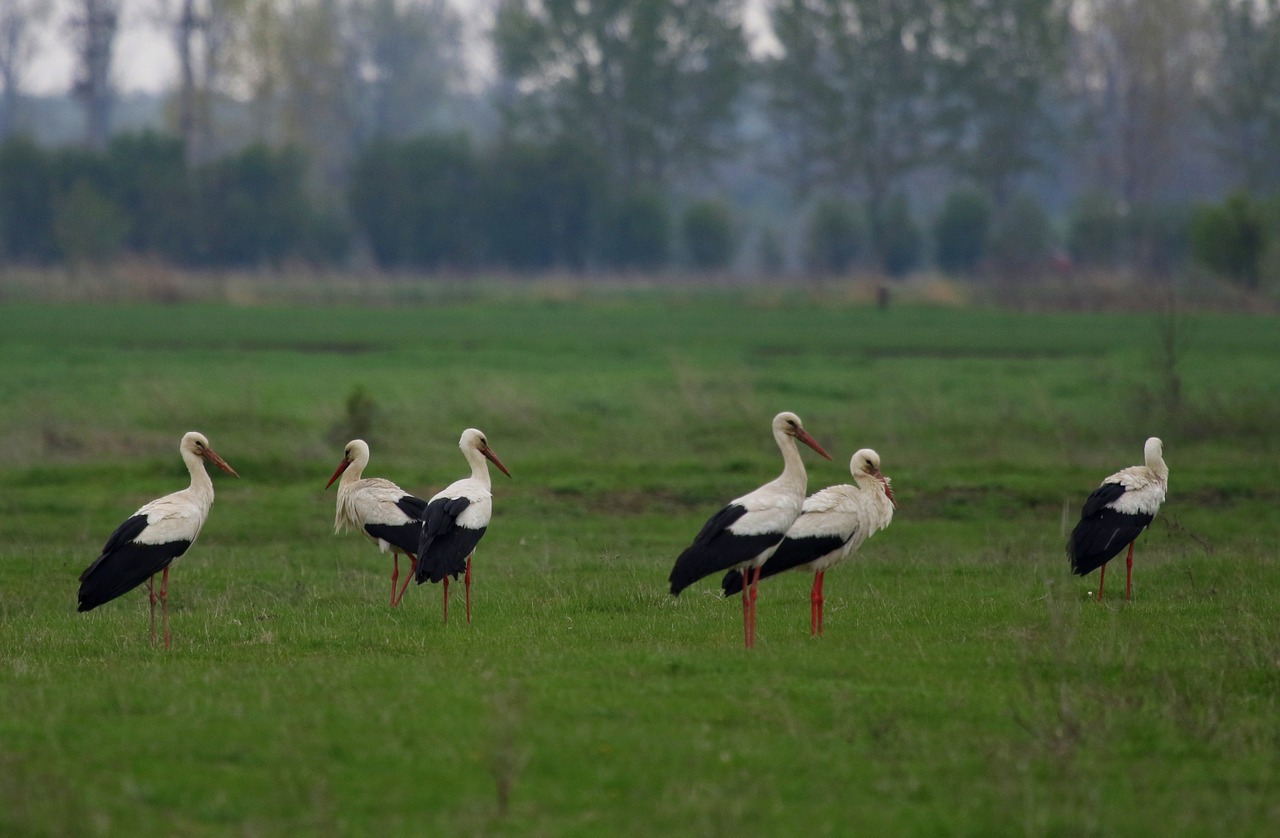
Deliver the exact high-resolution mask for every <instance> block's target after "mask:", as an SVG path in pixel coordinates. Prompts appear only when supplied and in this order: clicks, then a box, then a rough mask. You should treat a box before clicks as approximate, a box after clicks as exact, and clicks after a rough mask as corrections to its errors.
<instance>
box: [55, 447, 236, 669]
mask: <svg viewBox="0 0 1280 838" xmlns="http://www.w3.org/2000/svg"><path fill="white" fill-rule="evenodd" d="M178 450H179V452H180V453H181V454H182V461H183V463H184V464H186V467H187V473H188V474H190V476H191V484H190V485H189V486H187V488H185V489H182V490H180V491H177V492H173V493H172V494H168V495H165V496H164V497H161V498H157V499H155V500H153V501H151V502H150V503H147V504H144V505H143V506H141V507H140V508H139V509H138V511H137V512H134V513H133V514H132V515H130V516H129V517H128V518H127V519H126V520H125V521H124V523H122V524H121V525H120V526H119V527H117V528H116V530H115V532H113V533H112V534H111V536H110V537H109V538H108V539H107V542H106V544H105V545H104V546H103V548H102V552H101V554H100V555H99V556H98V558H97V559H95V560H94V561H93V563H92V564H90V565H89V567H87V568H85V571H84V572H83V573H82V574H80V592H79V605H78V610H80V611H91V610H93V609H94V608H97V607H98V606H99V605H102V604H104V603H106V602H110V601H111V600H113V599H115V598H116V597H118V596H120V595H121V594H124V593H127V592H128V591H131V590H133V589H134V588H136V587H137V586H139V585H141V584H142V583H143V582H148V581H149V580H151V581H150V584H151V595H150V597H151V637H152V640H154V639H155V599H156V597H155V586H154V580H153V577H154V576H155V574H157V573H163V575H164V578H163V581H162V583H161V588H160V601H161V606H162V612H163V615H164V633H165V646H166V647H168V646H169V643H170V638H169V611H168V587H169V567H170V565H172V564H173V562H174V561H176V560H177V559H178V557H179V556H182V555H183V554H185V553H186V552H187V550H188V549H189V548H190V547H191V545H192V544H194V543H195V540H196V539H197V538H198V537H199V536H200V530H201V529H202V528H203V527H204V522H205V521H206V520H207V519H208V517H209V510H210V509H212V508H213V481H212V480H210V479H209V473H208V472H207V471H205V467H204V462H203V460H204V459H208V460H209V461H210V462H212V463H214V464H215V465H217V466H218V467H219V468H221V469H222V470H223V471H226V472H227V473H228V474H232V475H235V473H236V472H235V469H233V468H231V466H229V465H227V463H226V461H224V460H223V459H222V458H221V457H220V456H218V454H217V452H215V451H214V450H213V449H212V448H211V447H210V446H209V440H208V439H206V438H205V437H204V435H203V434H201V433H199V432H197V431H191V432H189V433H187V434H185V435H184V436H183V437H182V442H181V443H180V444H179V446H178Z"/></svg>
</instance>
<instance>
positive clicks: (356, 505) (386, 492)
mask: <svg viewBox="0 0 1280 838" xmlns="http://www.w3.org/2000/svg"><path fill="white" fill-rule="evenodd" d="M367 465H369V445H368V443H366V442H365V441H364V440H363V439H353V440H351V441H350V442H348V443H347V447H346V448H345V449H344V450H343V452H342V462H340V463H338V468H337V470H336V471H334V473H333V476H332V477H330V478H329V482H328V483H326V484H325V486H324V487H325V488H326V489H328V488H329V487H330V486H332V485H333V481H335V480H337V479H338V477H339V476H341V477H342V482H341V483H339V484H338V511H337V514H336V515H335V516H334V519H333V531H334V532H335V533H340V532H343V531H344V530H346V529H347V528H348V527H350V528H351V529H354V530H359V531H360V532H363V533H364V534H365V535H367V536H369V538H370V539H371V540H372V541H373V543H374V544H376V545H378V549H379V550H380V551H382V552H383V553H386V552H387V551H388V550H390V551H391V560H392V562H393V563H394V564H393V565H392V567H391V605H392V607H395V606H396V605H399V604H400V599H401V598H402V597H403V596H404V590H405V588H407V587H409V580H410V579H412V578H413V573H414V571H415V570H417V568H418V558H417V553H418V536H419V535H420V533H421V531H422V515H423V513H424V512H425V511H426V509H427V503H426V501H424V500H421V499H419V498H416V497H414V496H413V495H411V494H409V493H408V492H406V491H405V490H404V489H401V488H400V487H399V486H397V485H396V484H394V483H392V482H391V481H390V480H384V479H383V478H381V477H364V476H363V475H364V467H365V466H367ZM401 553H404V554H405V555H406V556H408V557H409V562H410V568H409V573H408V574H407V575H406V576H405V580H404V584H403V585H401V586H400V591H399V593H397V592H396V580H398V579H399V578H400V554H401Z"/></svg>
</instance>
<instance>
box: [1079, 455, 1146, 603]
mask: <svg viewBox="0 0 1280 838" xmlns="http://www.w3.org/2000/svg"><path fill="white" fill-rule="evenodd" d="M1143 459H1144V463H1143V464H1142V465H1140V466H1130V467H1129V468H1125V469H1121V470H1120V471H1117V472H1116V473H1115V474H1112V475H1110V476H1108V477H1107V478H1106V479H1104V480H1103V481H1102V483H1101V484H1100V485H1099V486H1098V488H1097V489H1094V490H1093V492H1092V493H1091V494H1090V495H1089V497H1088V499H1086V500H1085V502H1084V508H1083V509H1082V510H1081V513H1080V522H1079V523H1078V524H1076V526H1075V529H1073V530H1072V531H1071V537H1070V538H1069V539H1068V541H1067V555H1068V557H1069V558H1070V560H1071V569H1072V571H1073V572H1074V573H1076V574H1077V575H1079V576H1084V575H1085V574H1087V573H1090V572H1091V571H1093V570H1094V569H1096V568H1101V572H1100V574H1099V578H1098V599H1099V600H1101V599H1102V587H1103V581H1104V580H1105V578H1106V571H1107V562H1109V561H1111V559H1112V558H1114V557H1115V556H1117V555H1119V553H1120V551H1121V550H1123V549H1124V548H1125V546H1126V545H1128V547H1129V555H1128V557H1127V558H1126V560H1125V565H1126V570H1127V578H1126V584H1125V597H1126V599H1127V598H1129V597H1131V596H1132V592H1133V544H1134V541H1135V540H1136V539H1137V538H1138V536H1139V535H1141V534H1142V532H1143V531H1144V530H1146V528H1147V527H1148V526H1150V524H1151V522H1152V521H1153V520H1154V519H1155V517H1156V513H1158V512H1159V511H1160V506H1161V505H1162V504H1163V503H1164V499H1165V494H1166V492H1168V489H1169V467H1168V465H1166V464H1165V461H1164V443H1163V442H1161V441H1160V439H1159V438H1157V437H1151V438H1150V439H1148V440H1147V441H1146V444H1145V445H1144V446H1143Z"/></svg>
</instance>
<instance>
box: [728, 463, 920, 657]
mask: <svg viewBox="0 0 1280 838" xmlns="http://www.w3.org/2000/svg"><path fill="white" fill-rule="evenodd" d="M849 471H850V472H852V473H853V481H854V483H855V484H856V485H853V486H850V485H848V484H844V483H842V484H840V485H838V486H828V487H827V488H825V489H822V490H820V491H817V492H814V493H813V494H812V495H810V496H809V497H807V498H806V499H805V501H804V506H803V507H801V510H800V517H799V518H797V519H796V521H795V523H794V524H792V525H791V529H789V530H787V535H786V538H784V539H783V540H782V543H781V544H779V545H778V549H777V550H775V551H774V553H773V555H772V556H770V557H769V559H768V561H766V562H765V563H764V565H763V566H762V567H761V568H760V578H761V579H767V578H769V577H770V576H775V575H777V574H779V573H782V572H783V571H787V570H800V569H807V570H812V571H813V589H812V590H811V591H810V593H809V634H810V635H811V636H813V635H820V634H822V607H823V603H824V599H823V595H822V584H823V577H824V574H825V573H826V571H827V569H828V568H831V567H834V566H835V565H837V564H840V563H841V562H843V561H844V560H845V559H847V558H849V556H851V555H853V553H855V552H856V551H857V550H858V548H859V547H861V546H862V542H864V541H866V540H867V539H868V538H870V537H871V536H872V535H873V534H875V533H877V532H879V531H880V530H882V529H884V528H885V527H887V526H889V522H890V521H892V520H893V510H894V509H896V508H897V506H898V503H897V501H896V500H894V497H893V489H892V488H890V486H889V478H888V477H886V476H885V475H884V474H883V473H881V471H880V455H879V454H877V453H876V452H875V451H872V450H871V449H870V448H863V449H861V450H860V451H858V452H857V453H856V454H854V455H853V458H852V459H851V460H850V461H849ZM721 584H722V586H723V588H724V594H725V596H733V595H734V594H736V593H740V592H741V591H742V590H743V579H742V575H741V574H740V573H738V572H737V571H733V570H731V571H729V572H728V573H727V574H725V577H724V581H723V582H722V583H721Z"/></svg>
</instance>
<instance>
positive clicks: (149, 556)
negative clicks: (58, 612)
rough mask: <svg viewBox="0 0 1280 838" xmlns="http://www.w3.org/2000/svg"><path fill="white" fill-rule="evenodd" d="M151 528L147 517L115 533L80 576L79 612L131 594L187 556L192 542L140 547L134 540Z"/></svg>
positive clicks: (137, 518) (127, 523) (136, 517)
mask: <svg viewBox="0 0 1280 838" xmlns="http://www.w3.org/2000/svg"><path fill="white" fill-rule="evenodd" d="M146 528H147V516H146V515H134V516H132V517H130V518H129V519H127V520H126V521H125V522H124V523H123V524H121V525H120V526H119V527H116V531H115V532H113V533H111V536H110V537H109V538H108V539H107V543H106V544H105V545H103V548H102V555H100V556H98V558H96V559H94V560H93V564H91V565H89V566H88V567H87V568H85V571H84V573H81V574H80V595H79V606H78V607H77V608H76V610H77V611H89V610H92V609H94V608H97V607H98V606H99V605H102V604H103V603H107V602H110V601H111V600H113V599H115V598H116V597H118V596H120V595H121V594H125V593H128V592H129V591H131V590H133V589H134V588H136V587H138V586H139V585H141V584H142V583H143V582H145V581H147V580H148V579H150V578H151V577H152V576H153V575H154V574H156V573H159V572H160V571H162V570H164V569H165V568H166V567H168V566H169V565H170V564H171V563H172V562H173V560H174V559H176V558H178V557H179V556H181V555H182V554H183V553H185V552H187V548H188V547H190V546H191V542H190V541H169V542H166V543H164V544H137V543H135V542H134V539H135V538H137V537H138V536H139V535H141V534H142V531H143V530H145V529H146Z"/></svg>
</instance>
